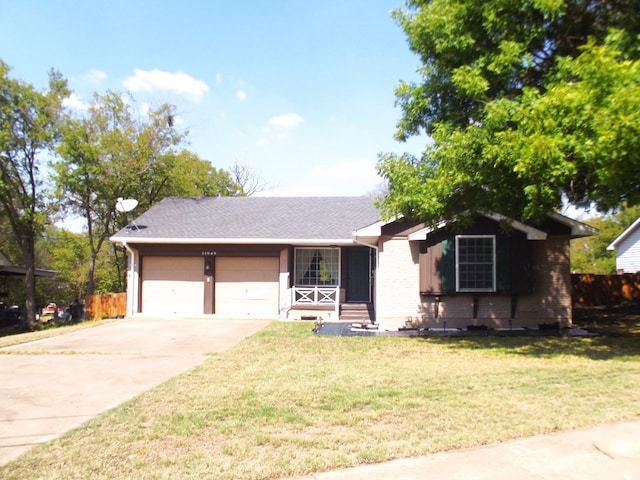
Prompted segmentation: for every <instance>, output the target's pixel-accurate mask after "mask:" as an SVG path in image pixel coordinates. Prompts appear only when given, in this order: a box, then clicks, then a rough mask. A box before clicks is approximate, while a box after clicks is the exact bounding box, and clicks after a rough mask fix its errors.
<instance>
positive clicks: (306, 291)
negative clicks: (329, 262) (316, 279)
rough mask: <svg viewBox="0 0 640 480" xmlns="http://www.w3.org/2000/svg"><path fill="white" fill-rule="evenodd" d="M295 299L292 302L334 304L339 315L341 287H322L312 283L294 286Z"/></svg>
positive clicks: (296, 303) (299, 303)
mask: <svg viewBox="0 0 640 480" xmlns="http://www.w3.org/2000/svg"><path fill="white" fill-rule="evenodd" d="M292 295H293V299H292V302H291V304H292V305H296V306H303V305H333V307H334V309H335V311H336V318H337V315H339V314H340V287H338V286H335V287H320V286H318V285H310V286H305V287H299V286H294V287H293V288H292Z"/></svg>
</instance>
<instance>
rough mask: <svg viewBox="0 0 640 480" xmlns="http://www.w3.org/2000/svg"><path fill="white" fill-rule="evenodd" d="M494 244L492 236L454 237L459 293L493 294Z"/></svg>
mask: <svg viewBox="0 0 640 480" xmlns="http://www.w3.org/2000/svg"><path fill="white" fill-rule="evenodd" d="M495 246H496V242H495V237H494V236H493V235H458V236H457V237H456V273H457V274H456V287H457V290H458V291H459V292H494V291H495V289H496V248H495Z"/></svg>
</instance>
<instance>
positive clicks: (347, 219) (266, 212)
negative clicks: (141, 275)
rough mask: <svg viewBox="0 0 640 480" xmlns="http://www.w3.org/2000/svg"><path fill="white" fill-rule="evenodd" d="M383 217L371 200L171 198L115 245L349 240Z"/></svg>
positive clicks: (118, 236)
mask: <svg viewBox="0 0 640 480" xmlns="http://www.w3.org/2000/svg"><path fill="white" fill-rule="evenodd" d="M379 217H380V213H379V211H378V210H377V209H376V208H375V207H374V205H373V198H372V197H208V198H182V197H169V198H165V199H164V200H162V201H161V202H159V203H158V204H156V205H155V206H153V207H152V208H150V209H149V210H148V211H147V212H145V213H143V214H142V215H140V216H139V217H138V218H136V219H135V220H134V222H135V225H137V226H138V227H139V229H138V230H136V229H135V228H125V229H122V230H120V231H119V232H118V233H117V234H116V235H114V236H113V237H112V240H114V241H121V240H126V241H130V242H135V240H136V239H140V240H143V239H151V240H155V241H158V240H161V239H181V240H182V241H187V240H188V239H220V240H227V241H229V240H232V239H238V240H250V239H260V240H282V239H291V240H338V239H344V240H350V239H351V233H352V232H353V231H354V230H356V229H359V228H362V227H365V226H367V225H371V224H372V223H375V222H377V221H378V220H379V219H380V218H379Z"/></svg>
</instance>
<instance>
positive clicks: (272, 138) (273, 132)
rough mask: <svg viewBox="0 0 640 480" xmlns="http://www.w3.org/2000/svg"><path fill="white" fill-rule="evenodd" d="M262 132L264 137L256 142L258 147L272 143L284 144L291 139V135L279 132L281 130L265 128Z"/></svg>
mask: <svg viewBox="0 0 640 480" xmlns="http://www.w3.org/2000/svg"><path fill="white" fill-rule="evenodd" d="M262 131H263V132H264V135H265V136H263V137H261V138H259V139H258V140H257V141H256V145H257V146H258V147H264V146H265V145H268V144H270V143H274V142H284V141H285V140H287V139H288V138H289V135H287V133H285V132H283V131H281V130H279V129H273V128H270V127H264V128H263V129H262Z"/></svg>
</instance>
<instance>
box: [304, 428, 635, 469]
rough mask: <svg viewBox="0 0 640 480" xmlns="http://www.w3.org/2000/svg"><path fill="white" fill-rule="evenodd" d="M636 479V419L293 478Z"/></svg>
mask: <svg viewBox="0 0 640 480" xmlns="http://www.w3.org/2000/svg"><path fill="white" fill-rule="evenodd" d="M389 479H393V480H438V479H442V480H445V479H446V480H463V479H464V480H470V479H471V480H495V479H502V480H510V479H518V480H571V479H575V480H591V479H593V480H596V479H597V480H600V479H606V480H637V479H640V419H638V420H635V421H629V422H623V423H617V424H612V425H600V426H597V427H594V428H587V429H580V430H571V431H568V432H559V433H554V434H550V435H540V436H537V437H530V438H524V439H520V440H514V441H510V442H505V443H501V444H498V445H492V446H488V447H482V448H476V449H470V450H457V451H452V452H443V453H437V454H434V455H429V456H425V457H420V458H414V459H406V460H396V461H392V462H387V463H382V464H379V465H366V466H361V467H356V468H350V469H346V470H339V471H334V472H326V473H318V474H315V475H311V476H308V477H303V478H301V479H299V480H389Z"/></svg>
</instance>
